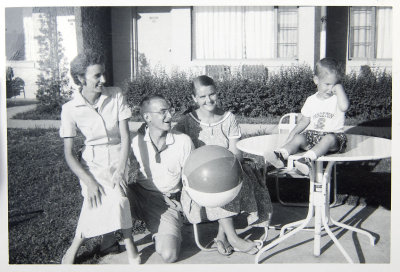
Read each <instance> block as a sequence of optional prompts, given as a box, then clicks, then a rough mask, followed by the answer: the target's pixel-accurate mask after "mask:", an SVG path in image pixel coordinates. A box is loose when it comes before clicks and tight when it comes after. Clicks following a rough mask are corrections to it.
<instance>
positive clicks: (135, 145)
mask: <svg viewBox="0 0 400 272" xmlns="http://www.w3.org/2000/svg"><path fill="white" fill-rule="evenodd" d="M140 111H141V115H142V117H143V119H144V121H145V126H142V127H141V128H140V129H139V131H138V134H137V135H136V136H135V137H134V138H133V139H132V144H131V147H132V151H133V152H132V153H133V156H131V162H133V164H132V165H131V170H132V171H131V173H130V181H129V188H130V189H131V190H129V196H128V197H129V200H130V202H131V211H132V213H133V216H134V217H136V218H138V219H140V220H143V221H144V222H145V223H146V226H147V228H148V229H149V231H150V232H151V233H152V234H153V239H154V242H155V248H156V252H157V253H158V254H160V255H161V257H162V259H163V260H164V262H167V263H171V262H175V261H176V260H177V259H178V256H179V251H180V245H181V240H182V237H181V227H182V223H183V214H182V207H181V204H180V192H181V188H182V183H181V174H182V167H183V165H184V163H185V161H186V159H187V157H188V156H189V154H190V152H191V151H192V150H193V149H194V146H193V143H192V141H191V139H190V138H189V136H187V135H186V134H182V133H178V132H172V131H171V120H172V115H173V114H174V110H173V109H172V108H171V107H170V105H169V103H168V102H167V101H166V100H165V98H164V97H163V96H162V95H151V96H147V97H145V98H144V99H143V100H142V102H141V103H140ZM132 157H133V158H132Z"/></svg>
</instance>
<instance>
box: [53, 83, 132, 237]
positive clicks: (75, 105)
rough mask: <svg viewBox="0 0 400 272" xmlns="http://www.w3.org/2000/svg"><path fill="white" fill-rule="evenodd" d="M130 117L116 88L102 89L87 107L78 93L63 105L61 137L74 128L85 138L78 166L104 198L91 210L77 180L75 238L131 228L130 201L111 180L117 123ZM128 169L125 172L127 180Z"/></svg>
mask: <svg viewBox="0 0 400 272" xmlns="http://www.w3.org/2000/svg"><path fill="white" fill-rule="evenodd" d="M130 116H131V111H130V109H129V107H128V106H127V103H126V101H125V98H124V96H123V95H122V93H121V90H120V89H119V88H111V87H110V88H104V90H103V92H102V94H101V96H100V98H99V101H98V102H97V104H96V105H94V106H92V105H89V104H88V103H87V102H86V101H85V99H84V98H83V96H82V95H81V93H80V92H76V93H75V95H74V98H73V99H72V100H71V101H69V102H67V103H66V104H64V105H63V107H62V113H61V127H60V136H61V137H63V138H66V137H75V136H76V135H77V134H76V131H77V129H78V130H80V131H81V133H82V134H83V136H84V137H85V146H84V149H83V153H82V159H81V164H82V166H83V167H84V169H86V170H87V171H88V172H90V174H91V175H92V176H93V177H94V178H95V180H96V181H97V182H98V183H100V184H101V185H102V186H103V188H104V190H105V193H106V194H105V195H103V196H102V199H101V205H100V206H99V207H96V208H92V207H90V203H88V200H87V199H86V196H87V187H86V186H85V184H84V183H83V182H82V181H80V184H81V188H82V191H81V193H82V195H83V197H84V201H83V205H82V209H81V213H80V216H79V220H78V226H77V229H76V235H78V236H81V237H85V238H90V237H94V236H98V235H102V234H105V233H109V232H112V231H115V230H119V229H128V228H131V227H132V219H131V212H130V206H129V200H128V198H127V197H126V196H125V194H124V192H123V191H122V190H121V189H120V186H115V187H114V188H112V186H111V179H112V176H113V175H114V173H115V171H116V169H117V165H118V163H119V159H120V156H119V155H120V152H121V137H120V133H119V126H118V122H119V121H121V120H125V119H127V118H129V117H130ZM127 173H128V167H127V169H126V178H127Z"/></svg>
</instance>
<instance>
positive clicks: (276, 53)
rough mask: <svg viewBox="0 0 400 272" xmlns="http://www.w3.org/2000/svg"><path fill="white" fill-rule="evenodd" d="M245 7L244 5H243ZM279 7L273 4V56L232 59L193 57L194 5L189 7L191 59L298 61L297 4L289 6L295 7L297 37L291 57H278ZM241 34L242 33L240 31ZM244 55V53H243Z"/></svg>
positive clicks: (197, 60) (199, 60) (200, 60)
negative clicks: (294, 50)
mask: <svg viewBox="0 0 400 272" xmlns="http://www.w3.org/2000/svg"><path fill="white" fill-rule="evenodd" d="M243 7H245V6H243ZM279 7H280V6H273V8H274V23H275V27H274V38H275V42H274V45H273V47H274V57H272V58H247V57H246V58H238V59H233V58H197V57H195V55H196V54H195V52H194V50H195V45H194V44H195V42H194V41H195V34H194V31H193V28H194V22H193V17H194V15H193V13H194V6H191V7H190V23H191V33H190V37H191V50H190V57H191V61H196V62H203V61H212V62H214V61H215V62H216V61H229V62H242V61H246V62H253V61H271V60H272V61H298V60H299V45H300V42H299V39H300V37H299V34H300V33H299V25H300V16H299V6H291V7H294V8H296V10H297V28H296V31H297V39H296V54H295V56H292V57H278V53H279V48H278V46H279V43H278V36H279V35H278V23H279V18H278V14H279V11H278V10H279ZM282 7H286V6H282ZM242 35H243V33H242ZM245 55H246V54H245Z"/></svg>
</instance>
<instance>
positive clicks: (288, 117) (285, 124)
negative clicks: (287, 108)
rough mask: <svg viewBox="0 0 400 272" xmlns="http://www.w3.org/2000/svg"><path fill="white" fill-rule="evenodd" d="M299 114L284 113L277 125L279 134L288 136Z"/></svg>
mask: <svg viewBox="0 0 400 272" xmlns="http://www.w3.org/2000/svg"><path fill="white" fill-rule="evenodd" d="M299 115H300V114H299V113H295V112H291V113H286V114H285V115H283V116H282V117H281V119H280V120H279V124H278V133H279V134H289V133H290V132H291V131H292V130H293V129H294V127H295V126H296V124H297V122H298V118H299Z"/></svg>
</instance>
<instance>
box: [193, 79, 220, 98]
mask: <svg viewBox="0 0 400 272" xmlns="http://www.w3.org/2000/svg"><path fill="white" fill-rule="evenodd" d="M202 86H215V83H214V80H213V79H212V78H211V77H209V76H206V75H202V76H198V77H196V78H195V79H193V82H192V94H193V95H196V89H197V88H199V87H202Z"/></svg>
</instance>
